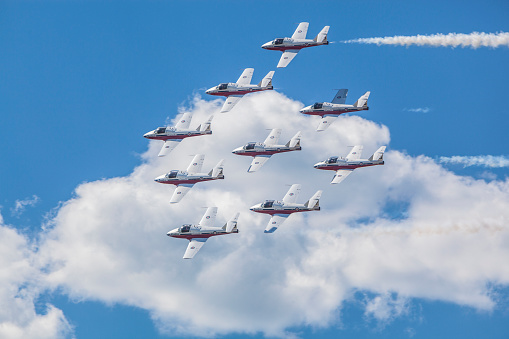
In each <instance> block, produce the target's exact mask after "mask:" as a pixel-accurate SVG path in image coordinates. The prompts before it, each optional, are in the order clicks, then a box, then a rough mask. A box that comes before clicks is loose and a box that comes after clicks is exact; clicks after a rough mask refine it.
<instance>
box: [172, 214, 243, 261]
mask: <svg viewBox="0 0 509 339" xmlns="http://www.w3.org/2000/svg"><path fill="white" fill-rule="evenodd" d="M239 215H240V213H235V215H234V216H233V217H231V219H230V220H228V222H227V223H226V224H224V226H223V227H215V226H213V225H214V222H215V220H216V216H217V207H209V208H207V211H206V212H205V214H204V215H203V217H202V218H201V220H200V222H199V223H198V225H191V224H185V225H182V227H179V228H175V229H173V230H171V231H169V232H168V233H166V234H167V235H168V236H169V237H173V238H181V239H187V240H189V244H188V245H187V249H186V252H185V253H184V259H192V258H193V257H194V256H195V255H196V253H198V251H199V250H200V249H201V248H202V246H203V245H204V244H205V242H206V241H207V239H208V238H210V237H214V236H216V235H225V234H231V233H239V230H238V228H237V220H238V219H239Z"/></svg>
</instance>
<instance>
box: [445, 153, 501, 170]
mask: <svg viewBox="0 0 509 339" xmlns="http://www.w3.org/2000/svg"><path fill="white" fill-rule="evenodd" d="M438 161H439V162H441V163H443V164H453V165H463V166H464V167H469V166H482V167H490V168H502V167H509V158H508V157H506V156H503V155H477V156H459V155H455V156H452V157H440V158H439V159H438Z"/></svg>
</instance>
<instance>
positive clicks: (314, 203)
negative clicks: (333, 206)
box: [304, 190, 323, 210]
mask: <svg viewBox="0 0 509 339" xmlns="http://www.w3.org/2000/svg"><path fill="white" fill-rule="evenodd" d="M322 192H323V191H321V190H320V191H317V192H316V193H315V194H314V195H313V196H312V197H311V199H309V200H308V201H306V203H305V204H304V205H305V206H306V207H308V208H311V209H316V210H319V209H320V197H321V196H322Z"/></svg>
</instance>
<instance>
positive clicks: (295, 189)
mask: <svg viewBox="0 0 509 339" xmlns="http://www.w3.org/2000/svg"><path fill="white" fill-rule="evenodd" d="M300 188H301V185H300V184H295V185H292V187H290V189H289V190H288V192H287V193H286V195H285V197H284V198H283V201H274V200H265V202H262V203H260V204H257V205H254V206H252V207H251V208H250V210H251V211H253V212H257V213H265V214H270V215H271V216H272V217H271V218H270V221H269V223H268V225H267V227H266V228H265V231H264V233H273V232H274V231H275V230H276V229H277V228H278V227H279V225H281V224H282V223H283V222H284V221H285V220H286V218H288V217H289V216H290V214H292V213H297V212H309V211H319V210H320V206H319V202H320V197H321V196H322V191H317V192H316V193H315V194H314V195H313V196H312V197H311V198H310V199H309V200H308V201H307V202H306V203H305V204H296V203H295V201H296V200H297V197H298V196H299V193H300Z"/></svg>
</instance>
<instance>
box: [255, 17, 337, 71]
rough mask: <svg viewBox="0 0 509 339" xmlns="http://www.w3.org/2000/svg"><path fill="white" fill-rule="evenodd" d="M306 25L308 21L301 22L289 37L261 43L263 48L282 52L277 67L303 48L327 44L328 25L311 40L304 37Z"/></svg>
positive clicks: (306, 29) (284, 64) (281, 65)
mask: <svg viewBox="0 0 509 339" xmlns="http://www.w3.org/2000/svg"><path fill="white" fill-rule="evenodd" d="M308 26H309V23H308V22H301V23H300V24H299V26H298V27H297V29H296V30H295V32H294V33H293V35H292V37H291V38H278V39H274V40H272V41H269V42H267V43H265V44H263V45H262V48H264V49H268V50H275V51H282V52H283V55H282V56H281V59H279V63H278V64H277V67H278V68H284V67H286V66H288V64H289V63H290V61H292V60H293V58H295V56H296V55H297V53H299V51H300V50H301V49H303V48H306V47H313V46H320V45H328V44H329V42H328V41H327V33H328V32H329V28H330V26H325V27H324V28H323V29H322V30H321V32H320V33H318V35H317V36H316V37H315V38H314V39H313V40H311V39H306V35H307V32H308Z"/></svg>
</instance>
